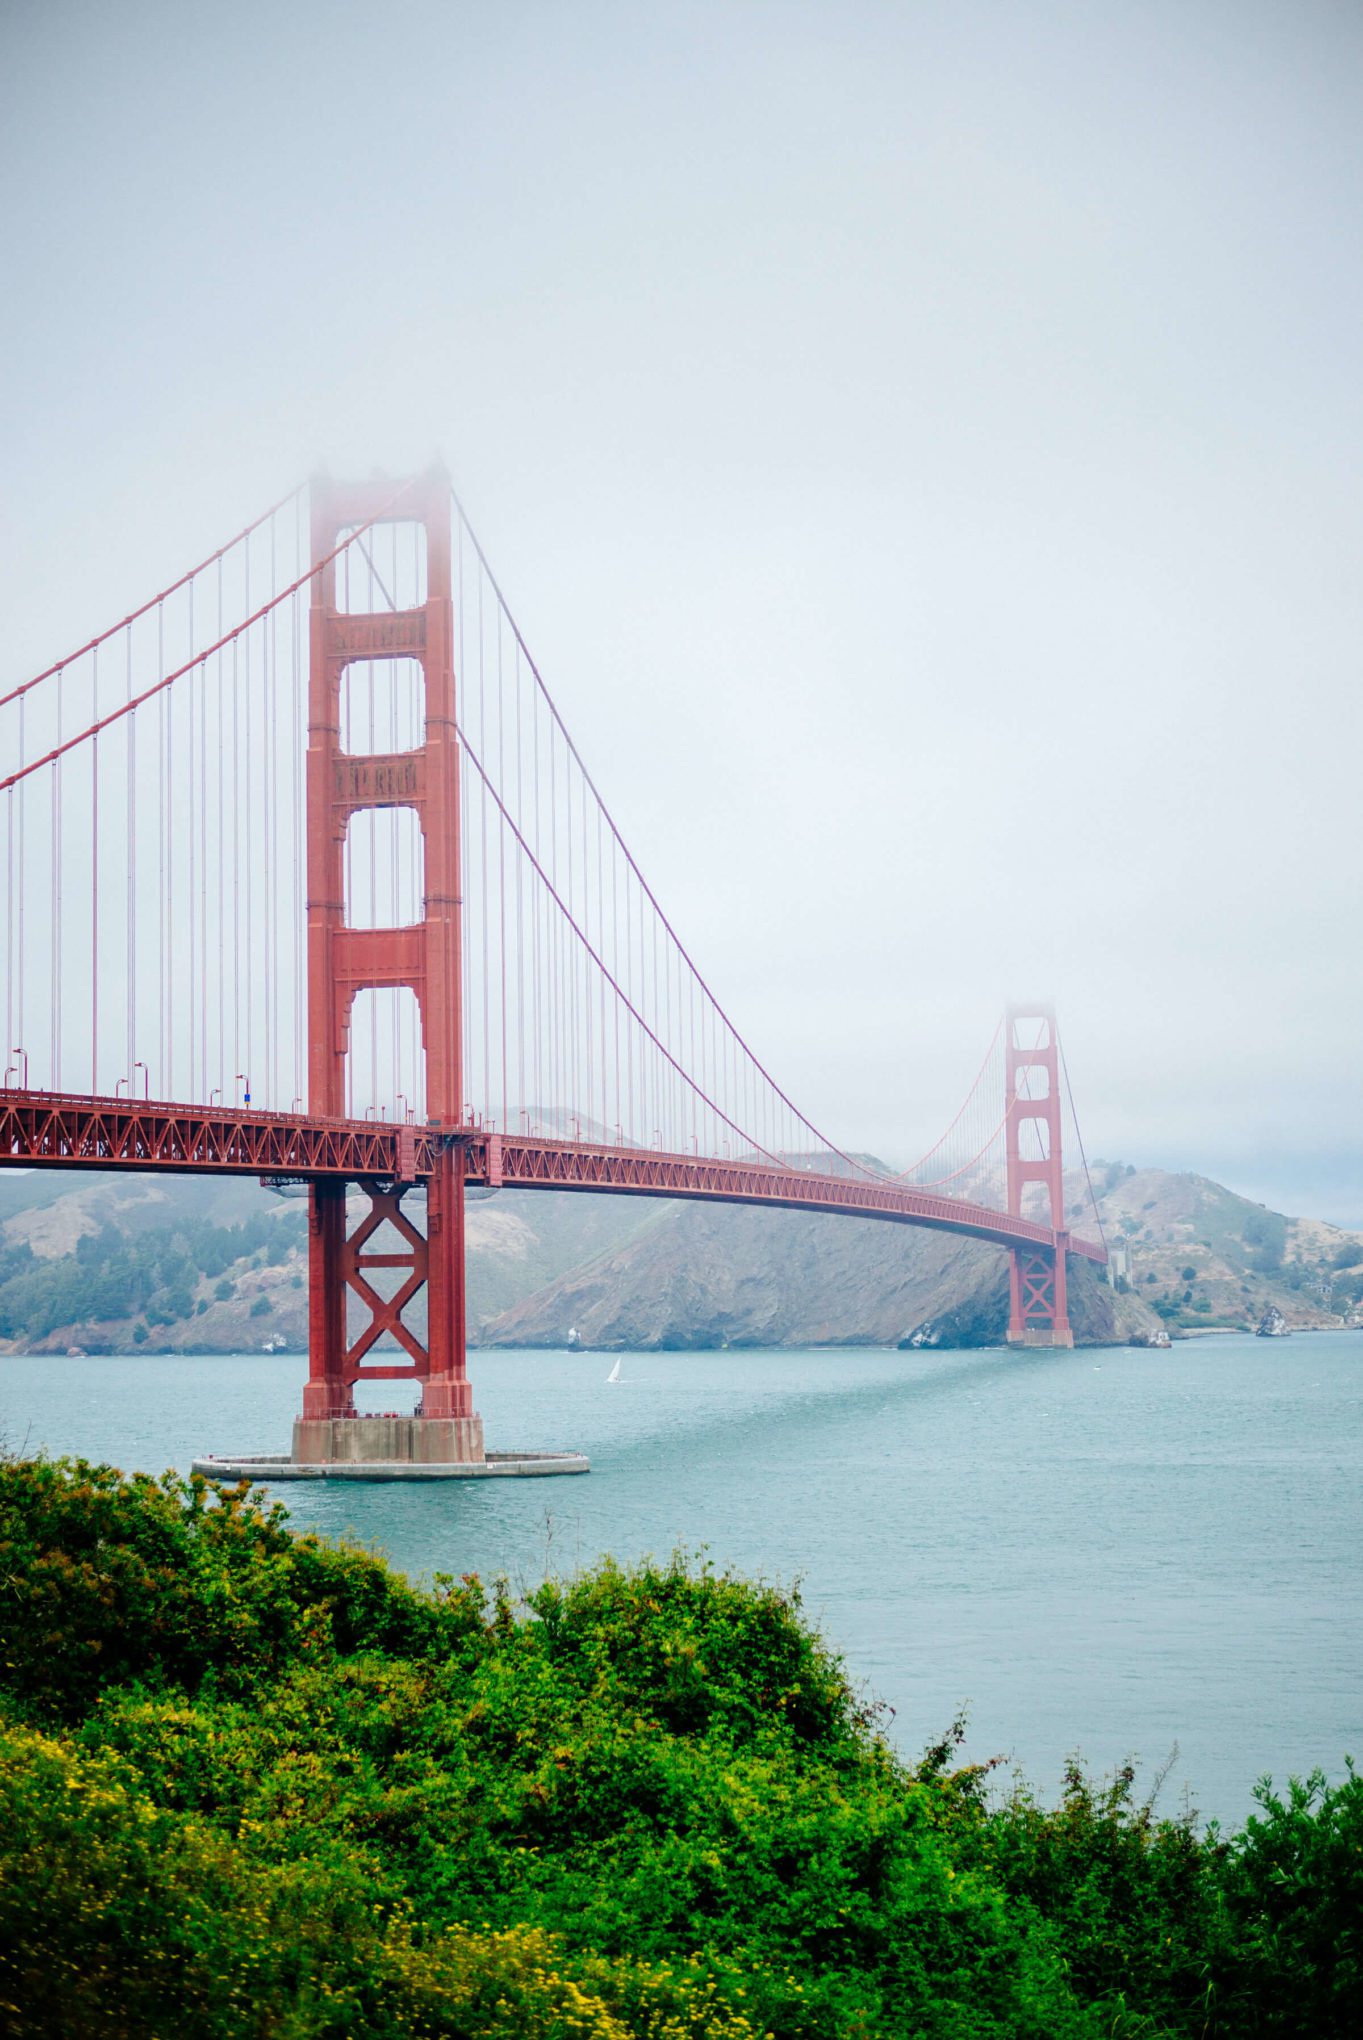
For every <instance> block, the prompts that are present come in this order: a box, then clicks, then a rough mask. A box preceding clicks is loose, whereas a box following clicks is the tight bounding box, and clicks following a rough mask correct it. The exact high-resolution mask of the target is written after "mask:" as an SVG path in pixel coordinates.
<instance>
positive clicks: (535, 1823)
mask: <svg viewBox="0 0 1363 2040" xmlns="http://www.w3.org/2000/svg"><path fill="white" fill-rule="evenodd" d="M0 1578H3V1579H4V1580H5V1581H7V1582H9V1583H10V1585H11V1589H12V1590H11V1591H10V1592H9V1593H8V1594H6V1595H3V1596H0V2027H2V2028H3V2029H4V2030H5V2031H7V2032H13V2033H15V2034H16V2035H18V2036H20V2040H36V2036H37V2035H38V2034H57V2035H63V2036H64V2035H68V2034H69V2035H71V2036H73V2040H74V2036H76V2035H84V2034H87V2033H95V2032H98V2033H99V2034H100V2035H101V2036H103V2035H112V2036H114V2040H125V2036H126V2040H152V2036H155V2035H164V2034H168V2033H174V2034H175V2035H176V2036H177V2040H179V2036H184V2040H200V2036H205V2040H207V2036H212V2040H217V2036H219V2035H222V2036H224V2040H225V2036H227V2035H228V2034H231V2035H232V2036H233V2040H236V2036H238V2035H240V2034H242V2033H244V2032H245V2033H260V2034H262V2035H263V2034H277V2035H280V2036H287V2040H313V2036H317V2040H323V2036H325V2040H342V2036H346V2035H356V2036H359V2035H364V2036H366V2040H371V2036H372V2040H387V2036H390V2035H392V2036H399V2035H402V2036H405V2035H412V2036H418V2035H421V2036H428V2040H434V2036H439V2035H449V2036H455V2035H458V2036H469V2040H471V2036H473V2035H482V2034H486V2035H494V2036H500V2035H506V2036H511V2035H530V2036H543V2040H567V2036H577V2040H628V2036H632V2035H640V2036H646V2040H700V2036H702V2035H711V2036H715V2040H750V2036H757V2035H767V2034H769V2035H773V2036H779V2040H871V2036H873V2035H881V2034H884V2035H887V2036H898V2035H901V2034H902V2035H905V2036H924V2040H1098V2036H1100V2035H1102V2036H1125V2040H1136V2036H1138V2035H1139V2036H1148V2040H1154V2036H1161V2035H1162V2036H1185V2035H1186V2036H1188V2040H1192V2036H1193V2035H1198V2036H1205V2040H1218V2036H1219V2040H1241V2036H1244V2040H1249V2036H1251V2035H1253V2036H1260V2035H1278V2034H1282V2035H1286V2034H1289V2033H1307V2032H1309V2033H1311V2034H1317V2033H1319V2034H1321V2035H1324V2036H1333V2035H1334V2034H1336V2033H1340V2034H1342V2033H1343V2032H1345V2031H1346V2030H1348V2029H1349V2027H1350V2023H1351V2021H1353V2020H1354V2019H1355V2018H1356V2015H1357V2014H1358V2013H1359V2011H1360V2009H1361V2007H1360V1948H1359V1939H1358V1919H1359V1913H1360V1898H1361V1897H1363V1892H1360V1889H1359V1879H1360V1871H1359V1868H1358V1865H1359V1862H1360V1836H1361V1831H1363V1787H1360V1785H1359V1783H1358V1781H1357V1780H1355V1779H1354V1777H1353V1774H1352V1773H1350V1775H1349V1780H1348V1782H1347V1783H1346V1785H1344V1786H1342V1787H1340V1788H1338V1789H1337V1790H1331V1789H1329V1788H1327V1787H1326V1786H1325V1784H1324V1782H1323V1780H1319V1779H1312V1780H1308V1781H1307V1784H1306V1785H1305V1786H1302V1787H1296V1786H1294V1787H1291V1788H1289V1795H1288V1798H1287V1799H1286V1800H1285V1801H1280V1800H1277V1799H1275V1798H1274V1797H1273V1796H1272V1794H1271V1792H1269V1790H1268V1788H1267V1787H1265V1788H1263V1791H1262V1793H1261V1795H1260V1803H1261V1807H1262V1813H1261V1815H1260V1817H1259V1818H1258V1819H1257V1820H1256V1821H1255V1822H1251V1824H1250V1827H1249V1829H1247V1831H1246V1834H1245V1835H1244V1836H1243V1837H1239V1838H1236V1839H1235V1840H1234V1841H1232V1842H1229V1843H1227V1842H1223V1841H1222V1840H1221V1839H1220V1838H1219V1837H1218V1836H1217V1835H1216V1834H1215V1833H1213V1834H1211V1835H1209V1836H1201V1835H1199V1834H1198V1832H1197V1831H1196V1828H1195V1826H1194V1823H1193V1822H1192V1821H1191V1819H1188V1820H1183V1821H1167V1820H1157V1819H1156V1818H1155V1816H1154V1813H1153V1811H1152V1809H1151V1807H1150V1806H1148V1805H1146V1806H1141V1805H1137V1804H1135V1803H1134V1801H1133V1797H1132V1784H1131V1774H1130V1771H1129V1770H1126V1771H1123V1772H1121V1773H1119V1774H1118V1775H1117V1777H1116V1778H1115V1779H1114V1780H1112V1781H1111V1782H1110V1783H1108V1784H1105V1785H1095V1784H1094V1783H1092V1782H1091V1781H1090V1780H1089V1779H1088V1777H1087V1776H1086V1774H1085V1773H1084V1772H1083V1771H1082V1770H1081V1769H1080V1768H1079V1767H1078V1766H1077V1765H1076V1766H1074V1767H1073V1768H1072V1770H1071V1772H1070V1774H1069V1776H1068V1778H1067V1783H1066V1789H1065V1793H1064V1797H1063V1799H1062V1802H1061V1804H1060V1806H1059V1807H1058V1808H1055V1809H1047V1808H1044V1807H1041V1806H1039V1805H1038V1804H1037V1803H1036V1802H1035V1800H1034V1799H1033V1798H1032V1797H1031V1795H1029V1794H1028V1793H1027V1792H1026V1790H1025V1789H1024V1788H1022V1787H1017V1788H1015V1789H1014V1791H1013V1792H1012V1793H1011V1794H1009V1795H1007V1796H1005V1798H1004V1799H1003V1800H1002V1802H1001V1803H999V1804H994V1803H992V1802H991V1800H990V1797H989V1793H988V1789H987V1778H986V1776H985V1774H984V1773H983V1772H981V1771H979V1770H978V1769H966V1770H962V1771H956V1772H952V1771H951V1770H950V1768H949V1765H950V1761H951V1751H952V1748H953V1746H954V1745H953V1741H952V1739H951V1738H948V1739H947V1740H946V1741H945V1742H944V1743H943V1744H942V1745H940V1746H939V1747H938V1748H937V1749H936V1750H934V1751H933V1752H930V1753H929V1757H928V1758H927V1759H925V1761H924V1762H923V1763H922V1764H921V1765H919V1766H918V1767H917V1768H916V1769H911V1768H910V1767H908V1766H906V1765H905V1764H904V1763H903V1762H902V1761H900V1760H899V1759H898V1758H897V1757H896V1756H895V1755H894V1754H893V1752H892V1751H891V1750H890V1749H889V1748H888V1747H887V1745H886V1744H885V1743H884V1741H883V1740H882V1739H881V1738H880V1737H879V1735H878V1733H877V1730H876V1724H875V1720H874V1717H873V1716H872V1715H871V1714H870V1713H868V1711H867V1710H866V1709H865V1708H863V1707H861V1706H860V1705H859V1704H858V1703H857V1701H856V1699H855V1696H854V1695H853V1694H852V1692H851V1691H850V1689H849V1687H848V1684H847V1680H846V1677H845V1674H844V1672H843V1669H842V1666H841V1664H840V1663H839V1661H838V1660H837V1659H836V1658H835V1657H833V1656H832V1655H831V1654H830V1653H829V1652H828V1651H827V1650H826V1649H825V1648H824V1647H823V1646H822V1644H821V1643H820V1642H819V1640H818V1638H817V1637H816V1636H815V1635H813V1634H812V1632H811V1631H810V1630H809V1629H808V1627H807V1626H806V1624H805V1623H804V1621H803V1619H802V1616H801V1613H800V1607H799V1600H798V1596H797V1595H795V1594H791V1593H785V1592H782V1591H780V1590H778V1589H776V1588H773V1587H769V1586H754V1585H751V1584H749V1583H746V1582H744V1581H742V1580H739V1579H736V1578H734V1577H733V1576H731V1575H728V1574H724V1573H717V1572H715V1571H713V1570H712V1569H710V1568H708V1567H705V1566H695V1565H692V1564H689V1563H687V1562H686V1561H685V1560H684V1559H682V1558H676V1559H674V1560H672V1561H671V1562H670V1563H669V1564H666V1565H657V1564H644V1565H640V1566H636V1567H633V1568H628V1569H627V1568H623V1567H620V1566H616V1565H613V1564H610V1563H609V1562H607V1563H605V1564H603V1565H601V1566H599V1567H597V1568H596V1569H595V1570H594V1571H593V1572H591V1573H589V1574H587V1575H586V1576H584V1577H582V1578H580V1579H577V1580H574V1581H572V1582H571V1583H568V1584H566V1585H565V1584H561V1583H549V1584H546V1585H545V1586H543V1587H541V1588H540V1589H539V1590H538V1591H537V1592H536V1593H535V1594H534V1595H532V1596H531V1598H530V1601H529V1603H528V1604H527V1605H526V1606H524V1607H523V1608H519V1609H518V1608H516V1607H515V1606H514V1605H513V1603H512V1601H511V1599H510V1596H509V1594H508V1592H507V1590H506V1588H505V1587H504V1586H503V1585H498V1586H496V1587H495V1588H494V1589H493V1591H492V1593H491V1594H490V1595H489V1594H486V1593H485V1592H484V1589H483V1587H482V1586H481V1584H480V1583H479V1582H478V1581H477V1580H476V1579H473V1578H469V1579H465V1580H460V1581H456V1580H449V1579H447V1580H443V1581H441V1582H439V1584H438V1590H437V1591H436V1592H435V1593H432V1594H424V1593H418V1592H416V1591H415V1590H414V1589H412V1588H411V1587H410V1586H408V1585H407V1584H406V1583H405V1582H403V1581H402V1580H400V1579H399V1578H397V1577H396V1576H395V1575H393V1574H392V1573H390V1572H389V1571H388V1570H387V1568H386V1567H385V1566H383V1565H382V1564H381V1563H380V1562H379V1561H377V1560H376V1559H373V1558H371V1557H369V1556H367V1555H365V1554H363V1553H359V1552H355V1551H349V1550H337V1549H333V1548H330V1547H328V1546H325V1545H322V1544H320V1543H319V1542H318V1541H317V1540H316V1539H313V1538H307V1537H293V1536H291V1535H290V1534H289V1532H288V1531H287V1529H286V1528H285V1526H284V1521H283V1512H282V1511H281V1510H280V1509H278V1508H266V1507H265V1506H264V1505H263V1504H262V1503H261V1501H260V1500H259V1498H258V1497H257V1496H254V1495H253V1494H252V1493H251V1492H250V1491H249V1490H247V1489H245V1488H218V1487H213V1486H211V1485H210V1484H208V1483H205V1482H203V1481H201V1480H197V1481H189V1482H186V1481H181V1480H178V1479H177V1478H175V1477H174V1476H171V1475H167V1476H166V1477H165V1478H164V1479H162V1480H160V1481H156V1480H152V1479H150V1478H148V1477H147V1476H145V1475H141V1476H135V1477H133V1478H132V1479H124V1478H123V1477H122V1476H120V1475H118V1474H116V1473H114V1472H113V1471H112V1470H110V1469H109V1468H103V1467H92V1466H89V1465H86V1464H84V1463H82V1462H74V1463H60V1464H50V1463H46V1462H38V1463H22V1462H21V1463H12V1464H8V1465H0ZM1298 2014H1300V2015H1301V2018H1302V2020H1304V2021H1305V2023H1298V2024H1293V2023H1292V2021H1293V2019H1294V2018H1296V2017H1297V2016H1298ZM1312 2021H1314V2023H1312Z"/></svg>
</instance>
